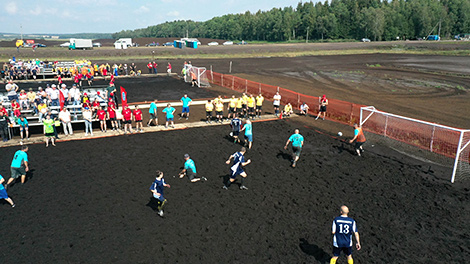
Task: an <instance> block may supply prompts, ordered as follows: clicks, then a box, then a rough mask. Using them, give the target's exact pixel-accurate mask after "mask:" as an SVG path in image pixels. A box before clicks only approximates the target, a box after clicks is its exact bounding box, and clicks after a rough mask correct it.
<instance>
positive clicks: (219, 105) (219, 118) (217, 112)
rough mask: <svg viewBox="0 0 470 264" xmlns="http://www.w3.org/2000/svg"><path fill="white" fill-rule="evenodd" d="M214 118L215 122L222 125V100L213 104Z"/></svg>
mask: <svg viewBox="0 0 470 264" xmlns="http://www.w3.org/2000/svg"><path fill="white" fill-rule="evenodd" d="M215 117H216V118H217V121H216V122H220V123H222V118H224V102H223V101H222V100H217V103H216V104H215Z"/></svg>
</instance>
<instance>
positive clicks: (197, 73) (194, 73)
mask: <svg viewBox="0 0 470 264" xmlns="http://www.w3.org/2000/svg"><path fill="white" fill-rule="evenodd" d="M185 67H187V68H186V74H185V76H184V81H185V82H187V83H190V82H192V80H193V78H194V77H195V78H196V85H197V87H210V83H209V78H207V70H206V68H205V67H196V66H192V65H187V66H185Z"/></svg>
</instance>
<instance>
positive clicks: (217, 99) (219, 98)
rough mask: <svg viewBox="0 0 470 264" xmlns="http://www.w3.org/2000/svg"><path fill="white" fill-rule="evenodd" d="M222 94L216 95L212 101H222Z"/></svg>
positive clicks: (215, 102)
mask: <svg viewBox="0 0 470 264" xmlns="http://www.w3.org/2000/svg"><path fill="white" fill-rule="evenodd" d="M222 100H223V99H222V95H219V96H218V97H216V98H215V99H214V100H213V101H212V102H213V103H214V105H216V104H217V103H218V102H219V101H222Z"/></svg>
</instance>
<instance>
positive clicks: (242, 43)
mask: <svg viewBox="0 0 470 264" xmlns="http://www.w3.org/2000/svg"><path fill="white" fill-rule="evenodd" d="M246 44H248V42H246V41H244V40H242V42H238V43H237V45H246Z"/></svg>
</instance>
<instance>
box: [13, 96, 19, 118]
mask: <svg viewBox="0 0 470 264" xmlns="http://www.w3.org/2000/svg"><path fill="white" fill-rule="evenodd" d="M11 109H12V110H13V115H14V116H16V117H19V116H20V115H21V106H20V104H19V103H18V102H17V101H16V100H11Z"/></svg>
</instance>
